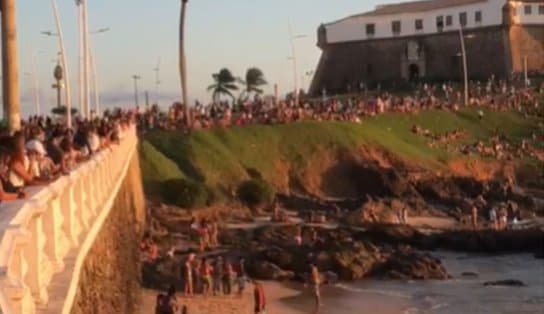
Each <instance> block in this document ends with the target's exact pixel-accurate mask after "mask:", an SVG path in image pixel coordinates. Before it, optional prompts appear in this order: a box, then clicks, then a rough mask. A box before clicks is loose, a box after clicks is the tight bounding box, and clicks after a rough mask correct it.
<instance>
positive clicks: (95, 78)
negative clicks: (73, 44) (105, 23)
mask: <svg viewBox="0 0 544 314" xmlns="http://www.w3.org/2000/svg"><path fill="white" fill-rule="evenodd" d="M109 30H110V28H109V27H106V28H101V29H99V30H96V31H93V32H91V33H90V34H91V35H96V34H102V33H105V32H108V31H109ZM91 46H92V45H91V43H89V58H90V62H91V71H92V73H91V74H92V77H93V82H92V83H93V84H92V85H93V92H94V109H95V114H97V115H99V114H100V91H99V89H98V72H97V70H96V59H95V55H94V53H93V49H92V47H91Z"/></svg>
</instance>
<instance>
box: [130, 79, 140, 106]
mask: <svg viewBox="0 0 544 314" xmlns="http://www.w3.org/2000/svg"><path fill="white" fill-rule="evenodd" d="M132 79H133V80H134V104H135V105H136V107H138V80H139V79H141V77H140V76H139V75H137V74H135V75H133V76H132Z"/></svg>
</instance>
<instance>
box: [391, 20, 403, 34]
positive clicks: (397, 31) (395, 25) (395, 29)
mask: <svg viewBox="0 0 544 314" xmlns="http://www.w3.org/2000/svg"><path fill="white" fill-rule="evenodd" d="M391 28H392V30H393V34H394V35H398V34H400V32H401V24H400V21H393V23H391Z"/></svg>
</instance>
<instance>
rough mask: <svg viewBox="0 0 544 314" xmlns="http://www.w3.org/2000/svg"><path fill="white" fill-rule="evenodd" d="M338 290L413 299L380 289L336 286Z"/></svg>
mask: <svg viewBox="0 0 544 314" xmlns="http://www.w3.org/2000/svg"><path fill="white" fill-rule="evenodd" d="M334 286H335V287H336V288H339V289H342V290H345V291H349V292H356V293H373V294H380V295H385V296H389V297H397V298H402V299H411V298H412V297H411V296H410V295H407V294H403V293H399V292H395V291H391V290H379V289H362V288H356V287H352V286H348V285H345V284H336V285H334Z"/></svg>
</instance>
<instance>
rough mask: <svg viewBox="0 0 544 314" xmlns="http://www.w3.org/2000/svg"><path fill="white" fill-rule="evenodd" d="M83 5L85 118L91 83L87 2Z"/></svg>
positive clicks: (83, 0)
mask: <svg viewBox="0 0 544 314" xmlns="http://www.w3.org/2000/svg"><path fill="white" fill-rule="evenodd" d="M82 3H83V5H82V6H83V8H82V9H83V35H84V36H83V68H84V76H83V79H84V81H83V84H84V87H85V88H84V91H85V93H84V97H85V99H84V103H85V114H86V117H87V118H90V117H91V81H90V77H89V74H90V72H91V71H90V65H91V62H90V60H91V59H90V50H89V19H88V10H87V0H82Z"/></svg>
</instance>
